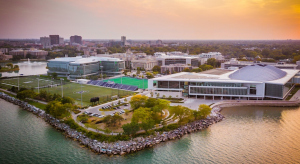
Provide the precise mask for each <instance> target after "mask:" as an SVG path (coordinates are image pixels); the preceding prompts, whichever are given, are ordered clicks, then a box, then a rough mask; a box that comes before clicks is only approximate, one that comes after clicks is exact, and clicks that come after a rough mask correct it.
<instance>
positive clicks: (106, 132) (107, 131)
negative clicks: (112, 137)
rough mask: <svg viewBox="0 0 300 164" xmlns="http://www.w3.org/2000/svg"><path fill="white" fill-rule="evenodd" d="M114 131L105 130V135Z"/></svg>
mask: <svg viewBox="0 0 300 164" xmlns="http://www.w3.org/2000/svg"><path fill="white" fill-rule="evenodd" d="M111 132H112V131H111V130H110V129H109V128H105V130H104V133H105V134H110V133H111Z"/></svg>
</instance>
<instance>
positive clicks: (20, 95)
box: [17, 90, 36, 100]
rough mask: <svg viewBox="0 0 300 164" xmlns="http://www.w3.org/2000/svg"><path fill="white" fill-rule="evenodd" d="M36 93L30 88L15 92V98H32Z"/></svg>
mask: <svg viewBox="0 0 300 164" xmlns="http://www.w3.org/2000/svg"><path fill="white" fill-rule="evenodd" d="M35 96H36V93H35V92H34V91H32V90H24V91H21V90H20V92H18V93H17V98H18V99H21V100H25V99H26V98H34V97H35Z"/></svg>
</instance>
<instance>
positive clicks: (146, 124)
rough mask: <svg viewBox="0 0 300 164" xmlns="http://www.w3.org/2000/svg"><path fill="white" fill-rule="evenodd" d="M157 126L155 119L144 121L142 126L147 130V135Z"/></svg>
mask: <svg viewBox="0 0 300 164" xmlns="http://www.w3.org/2000/svg"><path fill="white" fill-rule="evenodd" d="M154 125H155V121H154V120H153V119H144V120H142V123H141V124H140V126H141V128H142V129H144V130H145V132H146V133H147V132H148V130H149V129H152V128H153V127H154Z"/></svg>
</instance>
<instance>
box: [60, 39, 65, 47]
mask: <svg viewBox="0 0 300 164" xmlns="http://www.w3.org/2000/svg"><path fill="white" fill-rule="evenodd" d="M59 44H60V45H63V44H65V41H64V38H61V37H60V38H59Z"/></svg>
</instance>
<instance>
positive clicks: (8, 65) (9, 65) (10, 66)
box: [6, 63, 14, 69]
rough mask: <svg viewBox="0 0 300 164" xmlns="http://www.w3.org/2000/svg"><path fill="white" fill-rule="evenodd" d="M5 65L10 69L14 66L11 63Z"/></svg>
mask: <svg viewBox="0 0 300 164" xmlns="http://www.w3.org/2000/svg"><path fill="white" fill-rule="evenodd" d="M6 66H7V67H9V68H10V69H13V67H14V65H13V64H12V63H7V64H6Z"/></svg>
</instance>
